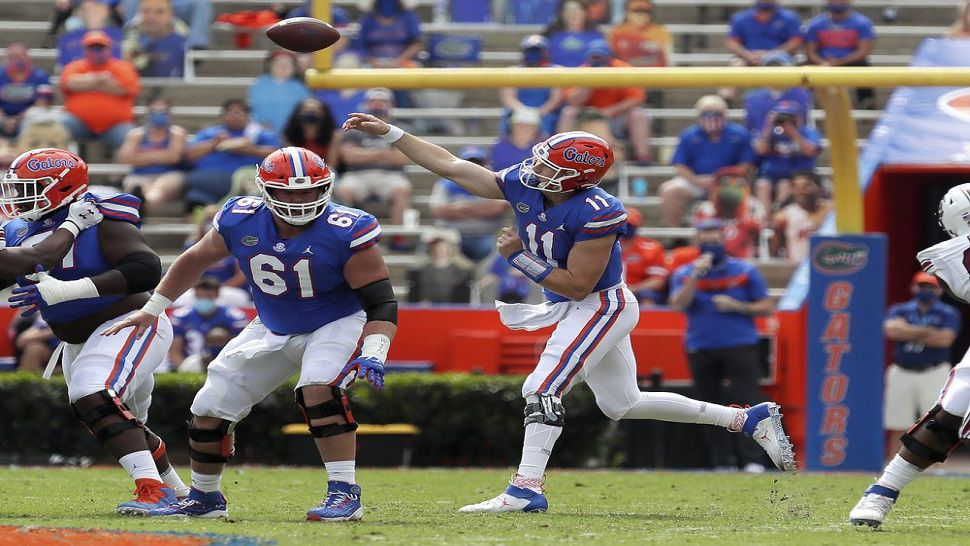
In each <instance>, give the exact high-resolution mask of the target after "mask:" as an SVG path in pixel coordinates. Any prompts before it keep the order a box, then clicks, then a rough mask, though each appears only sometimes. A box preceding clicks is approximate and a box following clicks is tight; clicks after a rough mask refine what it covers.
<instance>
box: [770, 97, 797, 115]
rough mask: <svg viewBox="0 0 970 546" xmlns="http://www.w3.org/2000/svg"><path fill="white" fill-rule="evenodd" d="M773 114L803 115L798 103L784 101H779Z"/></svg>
mask: <svg viewBox="0 0 970 546" xmlns="http://www.w3.org/2000/svg"><path fill="white" fill-rule="evenodd" d="M771 111H772V112H778V113H779V114H792V115H798V114H801V111H802V109H801V108H800V107H799V106H798V103H797V102H795V101H793V100H783V101H779V102H778V104H776V105H775V107H774V108H772V109H771Z"/></svg>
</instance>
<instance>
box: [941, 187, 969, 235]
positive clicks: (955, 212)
mask: <svg viewBox="0 0 970 546" xmlns="http://www.w3.org/2000/svg"><path fill="white" fill-rule="evenodd" d="M937 220H939V222H940V227H941V228H943V231H945V232H947V233H949V234H950V236H951V237H961V236H964V235H970V183H966V184H960V185H959V186H953V187H952V188H950V190H949V191H948V192H946V195H944V196H943V199H941V200H940V210H939V212H938V213H937Z"/></svg>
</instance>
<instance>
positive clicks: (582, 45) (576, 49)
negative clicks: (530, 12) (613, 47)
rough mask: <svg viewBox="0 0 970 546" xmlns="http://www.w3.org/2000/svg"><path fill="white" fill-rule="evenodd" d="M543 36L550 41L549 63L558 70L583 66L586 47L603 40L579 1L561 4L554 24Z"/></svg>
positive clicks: (566, 0) (583, 5) (582, 3)
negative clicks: (559, 67) (561, 67)
mask: <svg viewBox="0 0 970 546" xmlns="http://www.w3.org/2000/svg"><path fill="white" fill-rule="evenodd" d="M543 34H544V35H545V36H546V38H548V39H549V56H550V57H549V58H550V61H552V64H556V65H559V66H579V65H581V64H583V63H584V62H585V61H586V50H587V49H588V48H589V43H590V42H592V41H594V40H605V39H606V38H605V37H604V36H603V33H602V32H600V31H598V30H596V25H595V24H594V23H593V22H592V21H590V19H589V14H588V13H587V11H586V3H585V2H583V1H582V0H561V1H560V2H559V10H558V12H557V15H556V20H555V21H553V22H552V24H550V25H549V26H548V27H546V30H545V31H544V32H543Z"/></svg>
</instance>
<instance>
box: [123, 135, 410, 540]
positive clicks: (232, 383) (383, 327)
mask: <svg viewBox="0 0 970 546" xmlns="http://www.w3.org/2000/svg"><path fill="white" fill-rule="evenodd" d="M333 182H334V177H333V174H332V173H331V171H330V169H329V168H328V167H327V165H326V164H325V163H324V162H323V160H322V159H320V157H319V156H318V155H317V154H315V153H313V152H311V151H309V150H306V149H303V148H297V147H289V148H283V149H280V150H276V151H275V152H273V153H271V154H270V155H268V156H267V157H266V159H264V160H263V162H262V163H261V164H260V165H259V170H258V174H257V175H256V185H257V186H258V187H259V190H260V193H261V194H262V198H257V197H241V198H234V199H230V200H229V201H228V202H227V203H226V204H225V205H224V206H223V207H222V210H221V211H220V212H219V213H218V214H217V215H216V217H215V218H214V220H213V227H214V229H212V230H210V231H209V232H208V233H207V234H206V235H205V236H204V237H203V238H202V239H200V240H199V241H198V242H197V243H195V245H193V246H192V247H191V248H189V249H188V250H186V251H185V252H184V253H183V254H182V255H181V256H179V258H178V259H177V260H175V263H173V264H172V267H171V268H169V270H168V272H167V273H166V274H165V277H164V278H163V279H162V281H161V283H160V284H159V285H158V290H156V291H155V294H154V295H153V296H152V298H151V300H150V301H149V302H148V303H147V304H146V305H145V306H144V307H143V308H142V310H141V311H138V312H136V313H135V314H134V315H132V316H131V317H128V318H127V319H125V320H123V321H121V322H119V323H117V324H115V325H114V326H112V327H111V328H109V329H108V330H107V331H106V332H105V335H112V334H114V333H117V332H119V331H121V330H122V329H124V328H128V327H130V326H132V325H134V326H137V328H138V330H139V331H144V330H145V329H146V328H147V327H148V325H150V324H151V323H152V322H153V321H154V320H155V318H156V317H158V316H160V315H162V314H163V312H164V310H165V308H166V307H168V306H169V305H170V304H171V303H172V301H173V300H175V299H176V298H178V297H179V296H180V295H182V293H183V292H185V291H186V290H188V289H189V288H191V287H192V285H193V284H194V283H195V281H196V280H197V279H198V278H199V276H200V275H202V273H203V272H204V271H205V270H206V269H208V268H209V267H210V266H211V265H212V264H214V263H216V262H218V261H219V260H222V259H223V258H225V257H226V256H229V255H230V254H231V255H233V256H235V257H236V258H238V259H239V265H240V267H241V268H242V271H243V273H244V274H245V275H246V279H247V280H248V281H249V285H250V288H251V290H252V293H253V301H254V303H255V305H256V310H257V313H258V315H257V317H256V318H255V319H254V320H253V321H252V322H251V323H250V324H249V326H247V327H246V329H245V330H243V331H242V333H240V334H239V336H237V337H236V338H235V339H233V340H232V341H230V342H229V344H227V345H226V347H225V348H224V349H223V350H222V351H221V352H220V353H219V355H218V356H217V357H216V359H215V360H214V361H213V362H212V363H211V364H210V365H209V368H208V377H207V378H206V382H205V385H204V386H203V387H202V389H201V390H200V391H199V392H198V394H196V396H195V400H194V401H193V402H192V408H191V410H192V420H191V421H190V422H189V453H190V455H191V458H192V490H191V492H190V493H189V496H188V498H186V499H184V500H183V501H182V502H180V503H178V504H173V505H172V506H169V507H167V508H162V509H159V510H154V511H152V512H150V513H149V515H151V516H194V517H201V518H218V517H227V516H228V511H227V509H226V499H225V497H224V496H223V494H222V492H221V485H220V482H221V474H222V471H223V468H224V467H225V463H226V462H228V461H229V458H230V457H231V456H232V455H233V447H232V439H233V429H234V427H235V424H236V423H237V422H239V421H240V420H241V419H243V418H244V417H246V415H248V414H249V411H250V410H251V409H252V407H253V405H255V404H256V403H258V402H259V401H261V400H262V399H263V398H265V397H266V395H267V394H269V393H270V392H271V391H273V390H274V389H276V387H278V386H279V385H280V384H282V383H283V382H284V381H285V380H286V379H287V378H288V377H289V376H291V375H292V374H293V373H294V372H297V371H299V373H300V379H299V381H298V382H297V385H296V403H297V405H299V407H300V409H301V410H302V411H303V415H304V417H305V419H306V421H307V425H308V426H309V428H310V433H311V434H312V435H313V436H314V439H315V441H316V444H317V448H318V449H319V451H320V455H321V457H322V458H323V461H324V465H325V466H326V469H327V474H328V488H327V496H326V498H325V499H324V501H323V502H322V503H321V505H320V506H319V507H317V508H313V509H311V510H309V511H308V512H307V515H306V517H307V519H309V520H313V521H348V520H357V519H360V518H361V516H362V514H363V507H362V506H361V503H360V486H358V485H357V484H356V480H355V468H354V467H355V463H354V458H355V455H356V435H355V432H354V431H355V430H356V429H357V423H356V421H355V420H354V417H353V414H352V413H351V410H350V400H349V399H348V398H347V395H346V393H345V391H344V389H346V388H347V387H349V386H350V384H351V383H353V381H354V380H355V379H356V378H357V377H363V378H365V379H366V380H367V381H369V382H371V383H372V384H373V385H374V386H375V387H376V388H377V389H378V390H381V389H382V388H383V384H384V367H383V364H384V360H385V359H386V358H387V351H388V349H389V347H390V343H391V338H393V337H394V333H395V331H396V330H397V301H396V300H395V299H394V293H393V291H392V290H391V283H390V280H389V272H388V269H387V266H386V265H385V264H384V258H383V257H382V256H381V253H380V250H379V249H378V247H377V246H376V243H377V241H378V240H379V239H380V236H381V228H380V225H379V224H378V223H377V219H376V218H374V217H373V216H371V215H370V214H367V213H366V212H363V211H361V210H357V209H352V208H349V207H343V206H339V205H335V204H333V203H331V202H330V195H331V192H332V191H333ZM361 337H363V346H362V348H361V354H360V356H359V357H357V358H354V354H355V352H356V350H357V342H358V340H360V339H361Z"/></svg>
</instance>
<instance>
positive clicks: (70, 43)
mask: <svg viewBox="0 0 970 546" xmlns="http://www.w3.org/2000/svg"><path fill="white" fill-rule="evenodd" d="M111 10H112V6H111V3H110V2H108V1H106V0H83V1H82V2H81V4H80V5H79V6H78V8H77V15H78V17H79V19H80V22H81V25H82V26H81V27H80V28H75V29H72V30H68V31H67V32H65V33H64V34H62V35H61V37H60V39H58V41H57V64H58V65H60V66H61V67H64V66H67V65H68V63H70V62H71V61H76V60H78V59H83V58H84V44H82V43H81V40H82V39H83V38H84V35H85V34H87V32H88V31H89V30H100V31H102V32H104V33H105V34H107V35H108V37H109V38H111V56H112V57H113V58H115V59H120V58H121V42H122V39H123V36H122V33H121V27H119V26H117V25H115V24H114V21H113V20H112V19H111Z"/></svg>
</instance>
